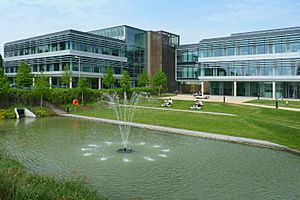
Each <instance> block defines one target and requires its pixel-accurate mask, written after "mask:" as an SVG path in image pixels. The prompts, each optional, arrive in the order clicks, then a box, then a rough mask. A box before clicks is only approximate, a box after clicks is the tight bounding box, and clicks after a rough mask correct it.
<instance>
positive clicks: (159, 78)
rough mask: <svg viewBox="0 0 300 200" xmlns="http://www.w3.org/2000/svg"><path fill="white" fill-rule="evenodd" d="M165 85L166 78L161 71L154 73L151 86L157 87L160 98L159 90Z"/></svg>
mask: <svg viewBox="0 0 300 200" xmlns="http://www.w3.org/2000/svg"><path fill="white" fill-rule="evenodd" d="M166 83H167V76H166V74H165V73H164V72H162V71H159V70H158V71H156V72H155V73H154V75H153V77H152V85H154V86H155V87H158V95H159V96H160V90H161V88H162V85H164V84H166Z"/></svg>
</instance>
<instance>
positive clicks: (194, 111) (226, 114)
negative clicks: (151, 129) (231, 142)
mask: <svg viewBox="0 0 300 200" xmlns="http://www.w3.org/2000/svg"><path fill="white" fill-rule="evenodd" d="M131 107H136V108H145V109H152V110H170V111H175V112H187V113H198V114H208V115H224V116H232V117H236V116H238V115H235V114H229V113H220V112H207V111H201V110H182V109H173V108H165V107H164V108H158V107H147V106H131Z"/></svg>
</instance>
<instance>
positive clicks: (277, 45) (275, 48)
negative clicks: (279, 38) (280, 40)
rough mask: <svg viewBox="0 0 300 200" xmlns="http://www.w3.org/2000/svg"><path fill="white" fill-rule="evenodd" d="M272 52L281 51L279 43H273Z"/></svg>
mask: <svg viewBox="0 0 300 200" xmlns="http://www.w3.org/2000/svg"><path fill="white" fill-rule="evenodd" d="M274 52H275V53H281V44H275V45H274Z"/></svg>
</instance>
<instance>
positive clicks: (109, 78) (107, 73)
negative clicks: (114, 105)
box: [103, 65, 116, 88]
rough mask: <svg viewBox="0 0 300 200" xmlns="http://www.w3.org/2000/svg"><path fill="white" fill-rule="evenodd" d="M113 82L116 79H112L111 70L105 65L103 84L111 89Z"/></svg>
mask: <svg viewBox="0 0 300 200" xmlns="http://www.w3.org/2000/svg"><path fill="white" fill-rule="evenodd" d="M115 81H116V78H115V77H114V73H113V71H112V70H111V68H110V66H109V65H107V66H106V71H105V74H104V78H103V84H104V85H105V86H106V87H107V88H112V86H113V84H114V82H115Z"/></svg>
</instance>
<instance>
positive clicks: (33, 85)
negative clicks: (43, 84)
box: [32, 78, 35, 86]
mask: <svg viewBox="0 0 300 200" xmlns="http://www.w3.org/2000/svg"><path fill="white" fill-rule="evenodd" d="M34 81H35V80H34V78H32V86H34Z"/></svg>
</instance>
